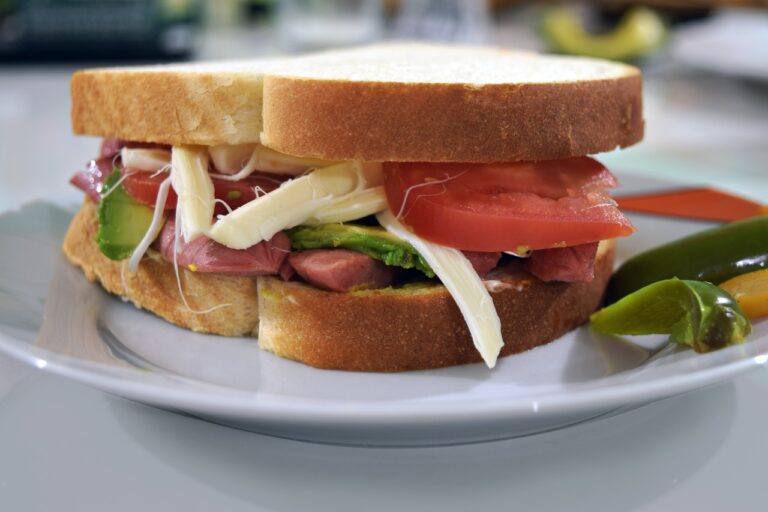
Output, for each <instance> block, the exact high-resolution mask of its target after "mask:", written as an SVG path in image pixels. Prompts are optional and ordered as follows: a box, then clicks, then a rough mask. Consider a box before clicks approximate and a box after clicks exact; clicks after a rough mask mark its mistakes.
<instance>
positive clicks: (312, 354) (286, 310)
mask: <svg viewBox="0 0 768 512" xmlns="http://www.w3.org/2000/svg"><path fill="white" fill-rule="evenodd" d="M613 252H614V249H613V243H612V242H611V243H609V244H605V245H603V246H602V249H601V251H600V253H599V255H598V259H597V262H596V266H595V274H596V275H595V279H594V280H593V281H591V282H589V283H555V282H552V283H545V282H543V281H540V280H538V279H536V278H534V277H532V276H531V275H530V274H528V273H527V272H525V271H523V270H517V271H515V272H513V273H512V274H511V275H510V276H508V277H507V278H505V284H503V285H498V286H497V289H495V290H493V291H492V292H491V296H492V297H493V301H494V304H495V305H496V310H497V311H498V314H499V317H500V319H501V325H502V337H503V339H504V347H503V349H502V351H501V354H500V355H501V356H502V357H503V356H508V355H510V354H514V353H518V352H522V351H525V350H529V349H532V348H534V347H537V346H539V345H543V344H545V343H548V342H550V341H552V340H554V339H556V338H558V337H560V336H562V335H563V334H565V333H566V332H568V331H570V330H571V329H574V328H575V327H577V326H579V325H581V324H583V323H584V322H586V321H587V320H588V319H589V315H590V314H591V313H592V312H593V311H595V309H597V307H598V305H599V303H600V301H601V299H602V296H603V292H604V290H605V287H606V285H607V283H608V279H609V277H610V275H611V270H612V266H613ZM259 300H260V302H259V315H260V318H261V321H260V328H259V344H260V345H261V347H262V348H264V349H265V350H269V351H272V352H274V353H276V354H277V355H279V356H282V357H286V358H288V359H295V360H297V361H301V362H303V363H306V364H309V365H311V366H315V367H318V368H329V369H341V370H355V371H371V372H399V371H406V370H419V369H425V368H438V367H444V366H453V365H458V364H466V363H474V362H480V361H482V359H481V357H480V354H479V353H478V352H477V350H476V349H475V348H474V346H473V344H472V338H471V336H470V334H469V330H468V329H467V326H466V323H465V322H464V320H463V318H462V316H461V313H460V312H459V309H458V307H457V306H456V304H455V303H454V301H453V299H452V298H451V296H450V294H449V293H448V291H447V290H446V289H445V287H443V286H441V285H433V286H424V287H419V288H414V289H411V290H409V289H391V288H386V289H382V290H371V291H366V292H357V293H334V292H326V291H322V290H318V289H316V288H313V287H311V286H308V285H305V284H302V283H298V282H283V281H281V280H279V279H276V278H271V277H267V278H261V279H260V280H259Z"/></svg>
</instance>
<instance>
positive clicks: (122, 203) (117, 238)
mask: <svg viewBox="0 0 768 512" xmlns="http://www.w3.org/2000/svg"><path fill="white" fill-rule="evenodd" d="M119 181H120V171H118V170H117V169H115V170H114V171H112V174H111V175H110V176H109V178H107V181H106V182H105V183H104V190H103V191H102V193H101V201H100V202H99V207H98V210H97V214H98V219H99V231H98V233H97V234H96V244H97V245H98V246H99V249H100V250H101V252H102V253H104V256H106V257H107V258H109V259H111V260H124V259H126V258H129V257H130V256H131V254H133V251H134V250H135V249H136V246H138V245H139V242H141V239H142V238H144V234H145V233H146V232H147V230H148V229H149V226H150V224H152V214H153V210H152V208H150V207H148V206H146V205H143V204H141V203H139V202H137V201H136V200H135V199H133V198H132V197H131V196H129V195H128V193H127V192H126V191H125V189H124V188H123V186H122V185H120V184H119Z"/></svg>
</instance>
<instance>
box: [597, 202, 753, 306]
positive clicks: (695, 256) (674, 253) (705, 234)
mask: <svg viewBox="0 0 768 512" xmlns="http://www.w3.org/2000/svg"><path fill="white" fill-rule="evenodd" d="M764 268H768V215H761V216H758V217H752V218H749V219H746V220H742V221H739V222H732V223H730V224H725V225H723V226H720V227H716V228H713V229H708V230H706V231H702V232H701V233H696V234H693V235H691V236H688V237H685V238H681V239H679V240H676V241H674V242H671V243H668V244H665V245H662V246H659V247H657V248H655V249H651V250H650V251H646V252H643V253H640V254H638V255H637V256H635V257H633V258H630V259H628V260H627V261H626V262H625V263H624V264H623V265H622V266H621V268H619V270H618V271H617V272H616V273H615V274H614V275H613V277H612V278H611V282H610V285H609V287H608V301H609V302H614V301H616V300H618V299H620V298H622V297H624V296H625V295H628V294H630V293H632V292H634V291H635V290H639V289H640V288H642V287H643V286H646V285H648V284H650V283H654V282H656V281H661V280H662V279H668V278H670V277H679V278H680V279H695V280H697V281H709V282H710V283H715V284H720V283H722V282H724V281H727V280H728V279H730V278H732V277H735V276H737V275H740V274H745V273H747V272H754V271H757V270H760V269H764Z"/></svg>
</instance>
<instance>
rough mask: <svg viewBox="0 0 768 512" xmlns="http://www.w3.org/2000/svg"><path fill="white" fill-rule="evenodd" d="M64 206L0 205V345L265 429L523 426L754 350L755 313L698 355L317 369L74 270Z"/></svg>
mask: <svg viewBox="0 0 768 512" xmlns="http://www.w3.org/2000/svg"><path fill="white" fill-rule="evenodd" d="M625 181H626V180H625ZM653 186H658V183H656V184H655V185H654V184H652V183H649V182H641V183H634V186H633V187H632V188H634V189H637V188H643V189H649V188H653ZM71 211H72V208H69V209H62V208H60V207H57V206H54V205H51V204H46V203H33V204H29V205H27V206H25V207H23V208H22V209H21V210H18V211H14V212H9V213H6V214H4V215H2V216H0V349H1V350H3V351H4V352H7V353H9V354H11V355H13V356H15V357H17V358H19V359H21V360H23V361H26V362H28V363H30V364H33V365H36V366H37V367H39V368H43V369H45V370H47V371H51V372H53V373H56V374H59V375H62V376H65V377H69V378H71V379H74V380H77V381H80V382H84V383H86V384H90V385H92V386H95V387H97V388H99V389H102V390H104V391H107V392H109V393H114V394H116V395H120V396H123V397H126V398H129V399H132V400H137V401H140V402H144V403H147V404H151V405H155V406H158V407H162V408H166V409H171V410H177V411H184V412H187V413H189V414H192V415H195V416H199V417H203V418H207V419H211V420H213V421H216V422H219V423H224V424H228V425H233V426H238V427H241V428H246V429H249V430H253V431H257V432H262V433H266V434H271V435H275V436H281V437H289V438H296V439H304V440H312V441H320V442H331V443H342V444H373V445H428V444H448V443H460V442H474V441H483V440H490V439H500V438H505V437H513V436H521V435H526V434H531V433H535V432H541V431H545V430H551V429H555V428H560V427H563V426H566V425H570V424H574V423H577V422H582V421H585V420H588V419H592V418H596V417H600V416H603V415H606V414H611V413H614V412H615V411H617V410H625V409H627V408H631V407H636V406H638V405H641V404H644V403H648V402H650V401H654V400H659V399H662V398H665V397H669V396H672V395H676V394H679V393H683V392H686V391H690V390H693V389H697V388H700V387H702V386H705V385H708V384H712V383H715V382H718V381H722V380H724V379H727V378H729V377H731V376H733V375H735V374H737V373H740V372H743V371H745V370H747V369H750V368H754V367H756V366H759V365H761V364H763V363H765V361H766V359H768V355H766V354H768V323H767V322H761V323H758V324H757V325H756V326H755V332H754V334H753V335H752V337H751V339H750V341H749V342H748V343H746V344H744V345H742V346H738V347H733V348H729V349H726V350H721V351H719V352H715V353H712V354H706V355H699V354H695V353H693V352H692V351H689V350H668V349H665V350H663V351H662V352H660V353H657V352H656V351H655V350H654V347H653V346H652V345H653V344H649V348H648V349H643V348H639V347H637V346H633V345H630V344H628V343H626V342H624V341H621V340H617V339H611V338H605V337H601V336H597V335H595V334H593V333H591V332H590V331H589V330H588V329H587V328H581V329H577V330H576V331H573V332H571V333H569V334H567V335H566V336H564V337H562V338H561V339H559V340H557V341H555V342H553V343H551V344H549V345H546V346H544V347H540V348H537V349H535V350H532V351H530V352H527V353H524V354H520V355H516V356H512V357H508V358H505V359H502V360H501V361H500V362H499V364H498V365H497V367H496V369H495V370H493V371H489V370H487V369H486V368H485V367H484V366H482V365H479V364H477V365H468V366H461V367H454V368H446V369H439V370H429V371H420V372H410V373H402V374H366V373H349V372H337V371H324V370H316V369H313V368H309V367H307V366H304V365H302V364H299V363H295V362H291V361H286V360H282V359H280V358H277V357H274V356H272V355H270V354H267V353H264V352H261V351H260V350H259V349H258V348H257V347H256V344H255V343H254V340H252V339H243V338H222V337H217V336H207V335H201V334H194V333H191V332H187V331H184V330H181V329H178V328H176V327H174V326H172V325H170V324H167V323H165V322H164V321H162V320H159V319H157V318H155V317H154V316H152V315H151V314H148V313H145V312H142V311H139V310H136V309H135V308H134V307H133V306H131V305H130V304H126V303H123V302H122V301H121V300H120V299H118V298H115V297H113V296H110V295H108V294H106V293H104V292H103V291H102V290H101V289H100V288H99V287H98V286H97V285H95V284H92V283H89V282H87V281H86V280H85V278H84V277H83V276H82V274H81V273H80V272H79V271H78V270H76V269H74V268H72V267H70V266H69V265H68V264H67V263H66V262H65V261H64V260H63V258H62V257H61V256H60V251H59V247H60V242H61V239H62V237H63V234H64V231H65V229H66V226H67V224H68V221H69V219H70V217H71ZM633 220H634V221H635V223H636V225H637V227H638V228H639V232H638V234H636V235H634V236H633V237H631V238H630V239H628V240H625V241H622V243H621V245H620V246H619V257H620V258H621V257H626V256H627V255H629V254H632V253H634V252H637V251H638V250H641V249H642V248H645V247H649V246H651V245H655V244H657V243H660V242H663V241H666V240H669V239H673V238H676V237H679V236H682V235H684V234H686V233H690V232H692V231H694V230H698V229H703V228H706V227H708V225H707V224H705V223H696V222H686V221H679V220H669V219H661V218H654V217H640V216H637V217H635V218H634V219H633Z"/></svg>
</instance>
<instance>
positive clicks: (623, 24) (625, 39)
mask: <svg viewBox="0 0 768 512" xmlns="http://www.w3.org/2000/svg"><path fill="white" fill-rule="evenodd" d="M541 30H542V33H543V35H544V37H545V38H546V39H547V41H548V42H549V44H550V45H551V46H552V48H553V50H555V51H558V52H561V53H568V54H572V55H585V56H587V57H597V58H601V59H611V60H624V61H626V60H633V59H636V58H638V57H642V56H644V55H647V54H648V53H650V52H652V51H653V50H655V49H656V48H658V47H659V46H660V45H661V44H662V43H663V42H664V40H665V38H666V33H667V29H666V26H665V24H664V21H663V20H662V19H661V17H660V16H659V14H657V13H656V11H653V10H651V9H648V8H645V7H634V8H632V9H630V10H629V11H627V12H626V13H625V14H624V16H622V18H621V20H620V21H619V23H618V25H616V28H614V29H613V30H612V31H611V32H607V33H605V34H590V33H589V32H587V31H586V30H584V27H583V26H582V24H581V21H580V20H579V18H578V17H577V16H576V15H575V14H574V13H573V12H572V11H570V10H569V9H568V8H565V7H557V8H552V9H548V10H547V11H545V13H544V16H543V18H542V23H541Z"/></svg>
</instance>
